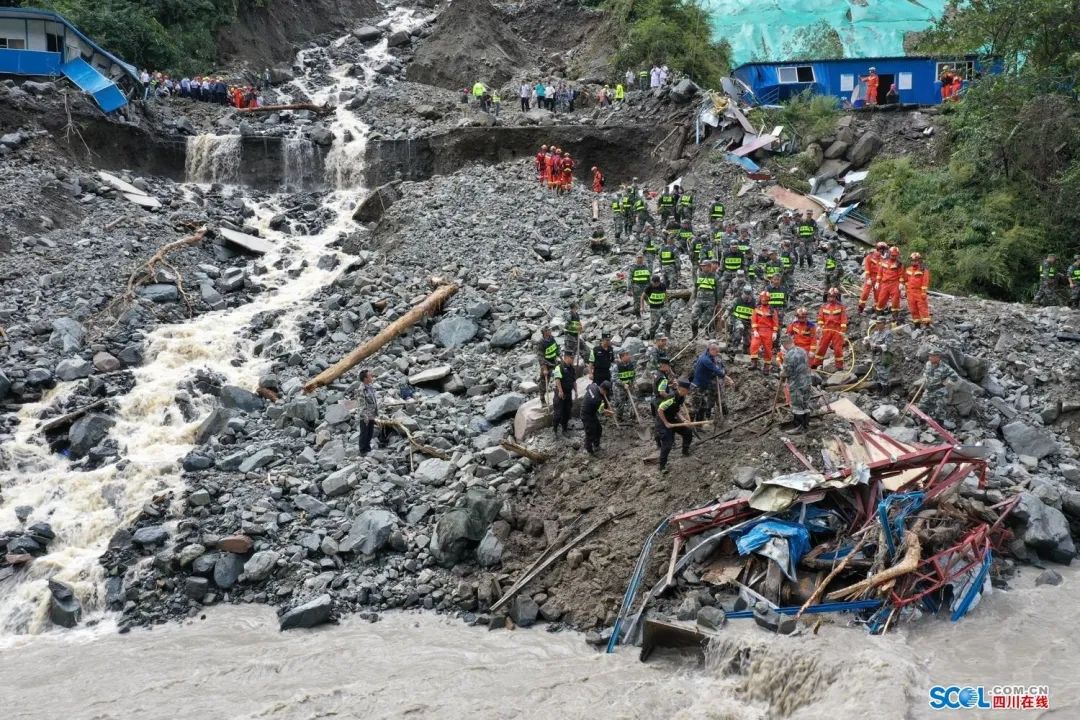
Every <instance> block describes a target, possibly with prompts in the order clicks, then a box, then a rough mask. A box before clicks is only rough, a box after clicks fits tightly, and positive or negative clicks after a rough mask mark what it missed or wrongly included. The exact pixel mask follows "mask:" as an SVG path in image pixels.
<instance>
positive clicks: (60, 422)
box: [38, 398, 109, 433]
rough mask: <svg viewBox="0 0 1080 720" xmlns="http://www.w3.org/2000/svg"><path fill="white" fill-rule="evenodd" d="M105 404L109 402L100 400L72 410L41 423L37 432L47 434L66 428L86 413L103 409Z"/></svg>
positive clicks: (105, 399) (103, 399)
mask: <svg viewBox="0 0 1080 720" xmlns="http://www.w3.org/2000/svg"><path fill="white" fill-rule="evenodd" d="M107 402H109V400H108V398H102V399H100V400H96V401H94V402H92V403H90V404H89V405H87V406H86V407H81V408H79V409H78V410H72V411H71V412H69V413H68V414H66V415H61V416H60V417H55V418H53V419H52V420H49V421H48V422H46V423H42V425H41V427H39V428H38V431H39V432H43V433H47V432H52V431H53V430H59V429H60V428H64V427H67V426H68V425H71V424H72V423H74V422H75V421H76V420H78V419H79V418H81V417H82V416H83V415H85V414H86V413H88V412H93V411H94V410H97V409H98V408H99V407H103V406H104V405H105V404H106V403H107Z"/></svg>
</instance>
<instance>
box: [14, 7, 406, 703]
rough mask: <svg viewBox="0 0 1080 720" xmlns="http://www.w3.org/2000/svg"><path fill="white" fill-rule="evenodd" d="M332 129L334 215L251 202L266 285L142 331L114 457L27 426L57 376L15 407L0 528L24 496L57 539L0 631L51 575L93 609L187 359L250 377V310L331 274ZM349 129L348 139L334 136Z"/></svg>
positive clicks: (178, 421)
mask: <svg viewBox="0 0 1080 720" xmlns="http://www.w3.org/2000/svg"><path fill="white" fill-rule="evenodd" d="M417 22H419V21H418V20H414V19H413V17H412V16H411V15H410V14H408V13H406V12H399V11H395V13H394V15H393V16H392V18H391V24H390V29H391V30H398V29H408V28H410V27H412V26H414V23H417ZM342 41H344V38H343V39H342ZM305 52H317V51H305ZM303 54H304V53H301V60H302V59H303V57H302V56H303ZM386 57H387V54H386V42H385V41H383V42H381V43H379V44H378V45H376V46H375V47H373V48H371V49H370V50H369V51H368V52H367V53H366V56H365V59H364V61H363V62H362V66H363V67H364V68H365V72H364V73H363V74H362V77H359V78H357V77H351V76H348V75H347V74H346V73H347V71H348V68H347V67H346V68H341V67H334V68H333V71H332V84H331V85H330V86H329V87H326V88H316V86H315V85H314V83H313V82H311V81H309V80H308V79H306V78H305V79H301V80H298V81H297V83H298V85H299V86H300V87H302V88H303V89H304V90H305V92H308V93H309V94H310V95H315V96H316V97H317V98H318V101H320V102H321V101H323V100H326V99H333V98H335V97H336V96H337V95H338V94H339V93H341V92H343V91H355V90H358V89H362V88H363V87H365V86H366V85H367V83H369V82H370V79H371V78H372V77H373V71H372V70H371V69H370V68H371V67H372V66H375V65H377V64H378V63H381V62H383V61H384V60H385V59H386ZM332 129H333V132H334V135H335V144H334V147H333V148H332V150H331V151H330V157H331V158H333V162H332V163H328V168H327V173H328V175H327V181H328V183H329V184H331V186H332V187H334V188H336V190H335V192H334V193H333V194H332V196H331V197H329V199H328V200H327V201H326V203H327V205H326V206H327V207H329V208H330V209H331V210H332V211H333V212H334V218H335V220H334V221H333V222H331V223H329V224H328V225H327V226H326V227H325V228H324V229H323V230H322V231H321V232H319V233H318V234H317V235H312V236H307V237H290V236H286V235H284V234H282V233H280V232H277V231H274V230H271V229H270V227H269V222H270V219H271V218H272V217H273V216H274V215H275V214H277V213H278V212H281V210H282V202H283V200H284V198H283V197H272V198H271V199H270V200H269V201H267V202H265V203H262V204H253V205H252V208H253V210H254V211H255V219H254V221H255V224H256V225H257V226H258V228H259V230H260V232H261V234H262V235H263V237H265V238H266V239H268V240H269V241H270V242H271V244H272V245H273V246H274V249H273V250H272V251H271V252H270V253H267V254H266V255H265V256H263V257H261V258H260V259H259V260H258V261H257V262H258V264H260V265H261V266H263V267H264V268H265V269H266V272H265V273H264V274H261V275H258V276H253V277H256V278H257V280H258V282H259V283H261V284H262V286H263V287H264V288H266V289H265V291H264V292H262V293H260V294H259V295H258V296H257V297H256V299H255V300H254V301H253V302H251V303H248V304H246V305H244V306H241V307H238V308H233V309H229V310H223V311H217V312H209V313H205V314H203V315H201V316H199V317H197V318H195V319H193V320H191V321H190V322H185V323H181V324H176V325H165V326H162V327H159V328H157V329H156V330H154V331H153V332H151V333H150V334H149V335H148V336H147V338H146V341H145V352H144V355H145V363H144V364H143V365H142V366H141V367H139V368H137V369H135V371H134V375H135V386H134V388H133V389H132V390H131V392H129V393H127V394H126V395H123V396H120V397H118V398H116V401H117V404H118V412H117V413H116V421H117V422H116V425H115V427H114V428H113V429H112V431H111V433H110V435H111V437H113V438H114V439H115V440H116V441H117V443H118V444H119V446H120V448H121V450H122V453H121V454H122V457H123V459H122V460H121V461H120V462H119V463H116V464H113V465H108V466H105V467H102V468H99V469H97V470H93V471H89V472H83V471H79V470H73V469H72V468H71V467H70V463H69V462H68V461H67V460H65V459H64V458H63V457H61V456H59V455H56V454H54V453H52V452H50V450H49V449H48V447H47V446H45V445H44V444H43V443H42V439H41V437H40V436H39V434H38V433H37V432H36V427H37V424H38V421H37V414H38V412H39V411H40V409H41V408H42V407H43V406H45V405H47V404H49V403H51V402H53V401H55V399H56V398H57V396H59V395H61V394H63V393H65V392H67V391H68V389H67V388H65V387H64V386H63V385H61V386H60V387H58V388H57V389H55V390H54V391H52V392H51V393H50V394H49V395H48V396H47V397H45V398H44V399H43V400H42V402H41V403H38V404H34V405H30V406H27V407H25V408H24V409H23V410H22V412H21V413H20V425H19V427H18V429H17V431H16V437H15V440H14V441H13V442H11V443H9V444H8V446H7V447H5V448H4V452H5V456H6V457H7V458H8V462H7V467H8V469H5V470H3V471H0V487H2V488H3V495H2V497H0V528H5V529H6V528H16V527H19V523H18V520H17V518H16V517H15V508H16V507H18V506H22V505H28V506H30V507H32V508H33V512H32V514H31V515H30V517H29V518H28V520H27V522H28V523H34V522H39V521H44V522H48V523H49V524H50V525H51V526H52V528H53V531H54V532H55V533H56V534H57V538H56V540H54V541H53V543H52V544H51V545H50V546H49V553H48V554H47V555H45V556H43V557H40V558H37V559H36V560H35V561H34V562H33V563H32V564H30V566H29V568H28V569H26V570H23V571H20V572H18V573H16V575H15V576H13V577H11V578H9V579H8V580H6V581H3V582H0V635H3V634H5V633H38V632H40V631H42V630H44V629H47V628H48V626H49V624H48V619H47V611H48V600H49V592H48V588H47V580H48V579H49V578H56V579H57V580H61V581H64V582H67V583H71V584H72V585H73V586H74V587H75V591H76V594H77V595H78V597H79V599H80V600H81V602H82V605H83V619H84V622H85V621H86V620H88V619H93V618H95V616H96V615H99V614H100V612H101V610H102V607H103V602H104V577H103V572H102V568H101V567H100V566H99V564H98V558H99V557H100V556H101V554H102V553H103V552H104V550H105V549H106V547H107V545H108V542H109V539H110V538H111V537H112V535H113V534H114V533H115V532H116V530H118V529H119V528H120V527H122V526H124V525H125V524H126V523H128V522H130V521H131V520H132V519H134V518H135V517H136V516H137V515H138V514H139V512H140V510H141V508H142V507H143V505H144V504H145V503H146V502H147V501H149V500H150V499H151V498H152V497H153V496H155V495H156V494H158V493H162V492H166V491H169V490H180V489H182V487H183V481H182V478H181V469H180V460H181V459H182V458H183V457H184V456H185V455H186V454H187V452H188V451H189V450H191V448H192V447H193V439H194V433H195V430H196V429H197V428H198V426H199V423H200V422H201V420H202V419H203V418H204V417H205V416H206V414H208V413H209V411H210V410H211V409H212V408H211V407H210V406H209V405H208V404H206V403H205V402H204V403H203V405H202V406H200V407H197V410H198V411H199V417H198V418H197V419H195V420H194V421H192V422H187V421H185V420H184V418H183V416H182V415H181V413H180V410H179V408H177V407H176V404H175V402H174V398H175V396H176V393H177V391H178V387H179V385H180V384H181V383H182V382H183V381H185V380H188V379H190V378H192V377H193V376H194V373H195V372H196V371H197V370H200V369H207V370H211V371H213V372H215V373H218V374H220V375H222V376H224V377H225V378H226V379H227V382H228V383H229V384H233V385H239V386H241V387H247V388H254V387H256V385H257V381H258V377H259V375H260V373H262V372H263V371H264V370H265V368H266V364H267V361H265V360H264V359H262V358H257V357H253V355H252V353H251V348H250V345H251V344H252V343H251V341H249V340H245V339H243V338H241V336H240V333H241V331H242V330H244V328H245V327H247V326H248V325H249V324H250V322H251V320H252V318H253V317H254V316H255V315H256V314H257V313H261V312H267V311H284V315H283V316H282V317H281V319H280V320H279V321H278V322H279V327H280V328H286V329H288V328H290V327H292V326H293V325H294V324H295V322H296V320H297V319H298V318H299V317H301V316H303V315H305V314H307V313H309V312H310V311H311V305H310V302H309V300H310V298H311V297H312V295H313V294H314V293H315V292H316V291H317V290H319V289H321V288H324V287H326V286H327V285H329V284H330V283H331V282H332V281H333V280H334V278H335V276H336V275H337V273H338V272H339V270H321V269H319V267H318V262H317V261H318V258H319V257H320V256H322V255H325V254H327V253H333V252H336V251H334V250H332V249H330V248H329V247H328V246H329V245H330V244H331V243H332V242H334V241H335V240H337V239H338V237H339V235H340V234H341V233H343V232H345V231H347V230H348V229H349V228H350V226H351V223H352V220H351V210H352V205H353V204H354V203H355V201H356V199H357V197H358V195H359V187H358V186H359V183H360V181H361V179H362V169H363V149H364V134H365V132H366V126H365V125H364V124H363V123H362V122H361V121H360V120H359V119H358V118H357V117H356V116H355V115H354V114H353V113H352V112H350V111H349V110H347V109H345V108H339V109H338V110H337V112H336V113H335V115H334V118H333V120H332ZM347 137H351V142H347V143H346V142H344V141H345V139H346V138H347ZM189 150H190V151H191V154H189V157H188V169H189V171H190V173H191V176H190V177H189V180H190V181H192V182H230V181H233V180H235V179H236V178H237V172H236V169H235V168H236V162H237V161H238V158H239V136H236V135H228V136H200V137H198V138H192V139H191V143H190V144H189ZM286 175H287V176H288V173H286ZM279 260H281V262H280V263H279V262H278V261H279ZM279 265H280V267H279ZM0 717H2V713H0Z"/></svg>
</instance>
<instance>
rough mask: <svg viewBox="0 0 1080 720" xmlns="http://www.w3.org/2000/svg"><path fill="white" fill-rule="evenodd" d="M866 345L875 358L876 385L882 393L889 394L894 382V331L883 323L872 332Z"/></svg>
mask: <svg viewBox="0 0 1080 720" xmlns="http://www.w3.org/2000/svg"><path fill="white" fill-rule="evenodd" d="M864 343H865V345H866V346H867V348H869V349H870V352H871V354H872V355H873V358H874V384H875V385H877V386H878V390H880V391H881V392H882V393H885V392H888V391H889V387H890V383H891V381H892V365H893V354H892V330H891V329H890V328H889V326H888V325H887V324H885V323H881V324H879V325H877V326H876V327H875V328H874V329H873V330H871V331H870V336H869V337H867V338H866V340H865V341H864Z"/></svg>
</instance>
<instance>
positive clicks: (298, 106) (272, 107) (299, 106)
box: [236, 103, 334, 115]
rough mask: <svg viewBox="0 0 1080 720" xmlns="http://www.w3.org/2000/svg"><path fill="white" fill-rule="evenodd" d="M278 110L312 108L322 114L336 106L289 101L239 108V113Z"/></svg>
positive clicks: (331, 110) (312, 110) (311, 109)
mask: <svg viewBox="0 0 1080 720" xmlns="http://www.w3.org/2000/svg"><path fill="white" fill-rule="evenodd" d="M278 110H310V111H311V112H314V113H319V114H320V115H325V114H326V113H329V112H333V111H334V108H332V107H327V106H326V105H315V104H313V103H289V104H287V105H263V106H262V107H253V108H237V109H236V112H238V113H261V112H277V111H278Z"/></svg>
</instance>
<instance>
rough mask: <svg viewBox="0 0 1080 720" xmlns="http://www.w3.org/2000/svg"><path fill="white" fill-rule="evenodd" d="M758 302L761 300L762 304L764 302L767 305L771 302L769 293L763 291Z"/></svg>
mask: <svg viewBox="0 0 1080 720" xmlns="http://www.w3.org/2000/svg"><path fill="white" fill-rule="evenodd" d="M758 300H760V301H761V302H763V303H767V302H769V293H767V292H765V291H764V290H762V291H761V294H760V295H758Z"/></svg>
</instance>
